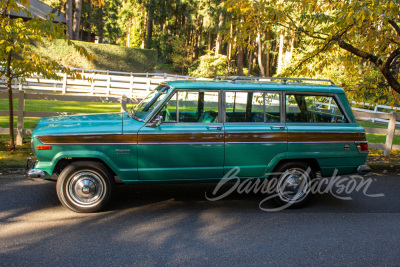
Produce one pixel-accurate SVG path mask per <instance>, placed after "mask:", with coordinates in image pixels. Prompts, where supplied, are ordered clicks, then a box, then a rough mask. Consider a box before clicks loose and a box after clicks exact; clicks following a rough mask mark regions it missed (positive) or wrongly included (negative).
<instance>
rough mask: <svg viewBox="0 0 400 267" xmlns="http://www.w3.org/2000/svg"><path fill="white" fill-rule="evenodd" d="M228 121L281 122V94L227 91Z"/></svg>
mask: <svg viewBox="0 0 400 267" xmlns="http://www.w3.org/2000/svg"><path fill="white" fill-rule="evenodd" d="M225 110H226V116H225V121H226V122H270V123H271V122H280V107H279V94H277V93H262V92H226V93H225Z"/></svg>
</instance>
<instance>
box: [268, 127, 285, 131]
mask: <svg viewBox="0 0 400 267" xmlns="http://www.w3.org/2000/svg"><path fill="white" fill-rule="evenodd" d="M271 129H272V130H275V129H279V130H285V126H271Z"/></svg>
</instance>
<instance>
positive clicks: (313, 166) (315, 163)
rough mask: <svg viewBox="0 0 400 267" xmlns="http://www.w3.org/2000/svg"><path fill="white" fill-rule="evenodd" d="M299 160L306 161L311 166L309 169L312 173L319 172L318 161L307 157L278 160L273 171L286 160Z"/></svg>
mask: <svg viewBox="0 0 400 267" xmlns="http://www.w3.org/2000/svg"><path fill="white" fill-rule="evenodd" d="M299 161H300V162H304V163H307V164H308V165H309V166H310V167H311V169H312V171H313V172H314V173H317V172H321V168H320V167H319V164H318V161H317V160H316V159H307V158H306V159H283V160H281V161H279V162H278V164H276V166H275V168H274V171H275V170H276V169H277V168H278V167H279V166H280V165H282V164H285V163H288V162H299Z"/></svg>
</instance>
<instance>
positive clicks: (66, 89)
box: [0, 69, 197, 98]
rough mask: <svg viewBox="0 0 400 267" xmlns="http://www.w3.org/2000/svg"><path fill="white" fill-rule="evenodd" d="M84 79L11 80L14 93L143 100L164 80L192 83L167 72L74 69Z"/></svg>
mask: <svg viewBox="0 0 400 267" xmlns="http://www.w3.org/2000/svg"><path fill="white" fill-rule="evenodd" d="M75 70H76V71H78V72H80V74H81V75H82V78H83V79H75V80H74V79H72V78H71V77H68V76H67V75H66V74H60V75H61V76H62V80H52V79H44V78H42V77H39V76H37V77H36V76H35V77H30V78H27V79H26V81H25V82H24V83H23V84H21V83H20V81H14V83H13V85H12V88H13V90H21V86H23V88H24V90H36V91H47V92H49V91H50V92H57V93H60V94H62V95H65V94H68V93H70V94H87V95H103V96H104V95H105V96H122V95H126V96H127V97H130V98H143V97H144V96H145V95H146V94H147V93H148V92H149V91H151V90H153V89H154V88H155V87H157V85H159V84H160V83H161V82H163V81H171V80H194V79H197V78H194V77H190V76H181V75H171V74H167V73H132V72H129V73H128V72H116V71H101V70H85V69H75ZM1 89H6V82H5V80H4V78H3V79H0V90H1Z"/></svg>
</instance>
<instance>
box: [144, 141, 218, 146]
mask: <svg viewBox="0 0 400 267" xmlns="http://www.w3.org/2000/svg"><path fill="white" fill-rule="evenodd" d="M224 144H225V143H224V142H170V143H169V142H165V143H144V142H143V143H138V145H224Z"/></svg>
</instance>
